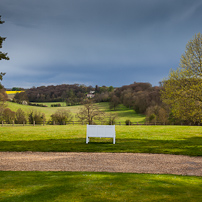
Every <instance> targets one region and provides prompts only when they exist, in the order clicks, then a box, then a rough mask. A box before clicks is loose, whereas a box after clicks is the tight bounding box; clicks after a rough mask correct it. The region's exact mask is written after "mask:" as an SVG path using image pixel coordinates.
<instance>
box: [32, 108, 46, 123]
mask: <svg viewBox="0 0 202 202" xmlns="http://www.w3.org/2000/svg"><path fill="white" fill-rule="evenodd" d="M28 117H29V122H30V123H31V124H33V123H34V121H35V124H41V123H42V122H44V121H46V117H45V114H44V113H41V112H38V111H36V110H32V111H31V112H29V114H28Z"/></svg>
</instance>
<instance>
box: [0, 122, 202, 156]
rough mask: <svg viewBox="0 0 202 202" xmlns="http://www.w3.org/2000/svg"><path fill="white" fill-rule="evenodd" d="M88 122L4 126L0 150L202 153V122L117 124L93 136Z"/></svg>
mask: <svg viewBox="0 0 202 202" xmlns="http://www.w3.org/2000/svg"><path fill="white" fill-rule="evenodd" d="M85 138H86V126H85V125H63V126H56V125H55V126H50V125H49V126H14V127H13V126H10V127H1V130H0V151H43V152H49V151H55V152H132V153H157V154H160V153H162V154H182V155H190V156H202V127H201V126H140V125H139V126H116V144H115V145H113V144H112V139H110V138H102V139H100V138H90V143H89V144H86V143H85Z"/></svg>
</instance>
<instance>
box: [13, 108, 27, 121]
mask: <svg viewBox="0 0 202 202" xmlns="http://www.w3.org/2000/svg"><path fill="white" fill-rule="evenodd" d="M15 123H17V124H23V123H27V118H26V114H25V112H24V111H23V110H22V109H20V108H19V109H18V110H17V111H16V113H15Z"/></svg>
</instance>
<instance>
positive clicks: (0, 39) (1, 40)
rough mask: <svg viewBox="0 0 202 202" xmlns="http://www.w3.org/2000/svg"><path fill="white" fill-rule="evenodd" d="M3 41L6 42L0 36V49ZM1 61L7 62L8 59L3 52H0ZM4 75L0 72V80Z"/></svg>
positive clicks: (0, 22)
mask: <svg viewBox="0 0 202 202" xmlns="http://www.w3.org/2000/svg"><path fill="white" fill-rule="evenodd" d="M3 23H4V21H1V16H0V24H3ZM5 40H6V38H5V37H1V36H0V48H2V43H3V41H5ZM2 59H4V60H9V57H8V56H7V53H3V52H1V51H0V60H2ZM4 75H5V73H3V72H0V80H2V79H3V76H4Z"/></svg>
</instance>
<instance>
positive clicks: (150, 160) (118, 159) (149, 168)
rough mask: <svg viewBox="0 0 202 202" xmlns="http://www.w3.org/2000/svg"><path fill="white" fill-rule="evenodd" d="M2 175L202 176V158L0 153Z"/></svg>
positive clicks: (129, 154) (155, 155) (162, 155)
mask: <svg viewBox="0 0 202 202" xmlns="http://www.w3.org/2000/svg"><path fill="white" fill-rule="evenodd" d="M0 171H91V172H124V173H158V174H177V175H195V176H202V157H189V156H181V155H167V154H136V153H135V154H134V153H82V152H81V153H74V152H73V153H71V152H70V153H69V152H68V153H66V152H0Z"/></svg>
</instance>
